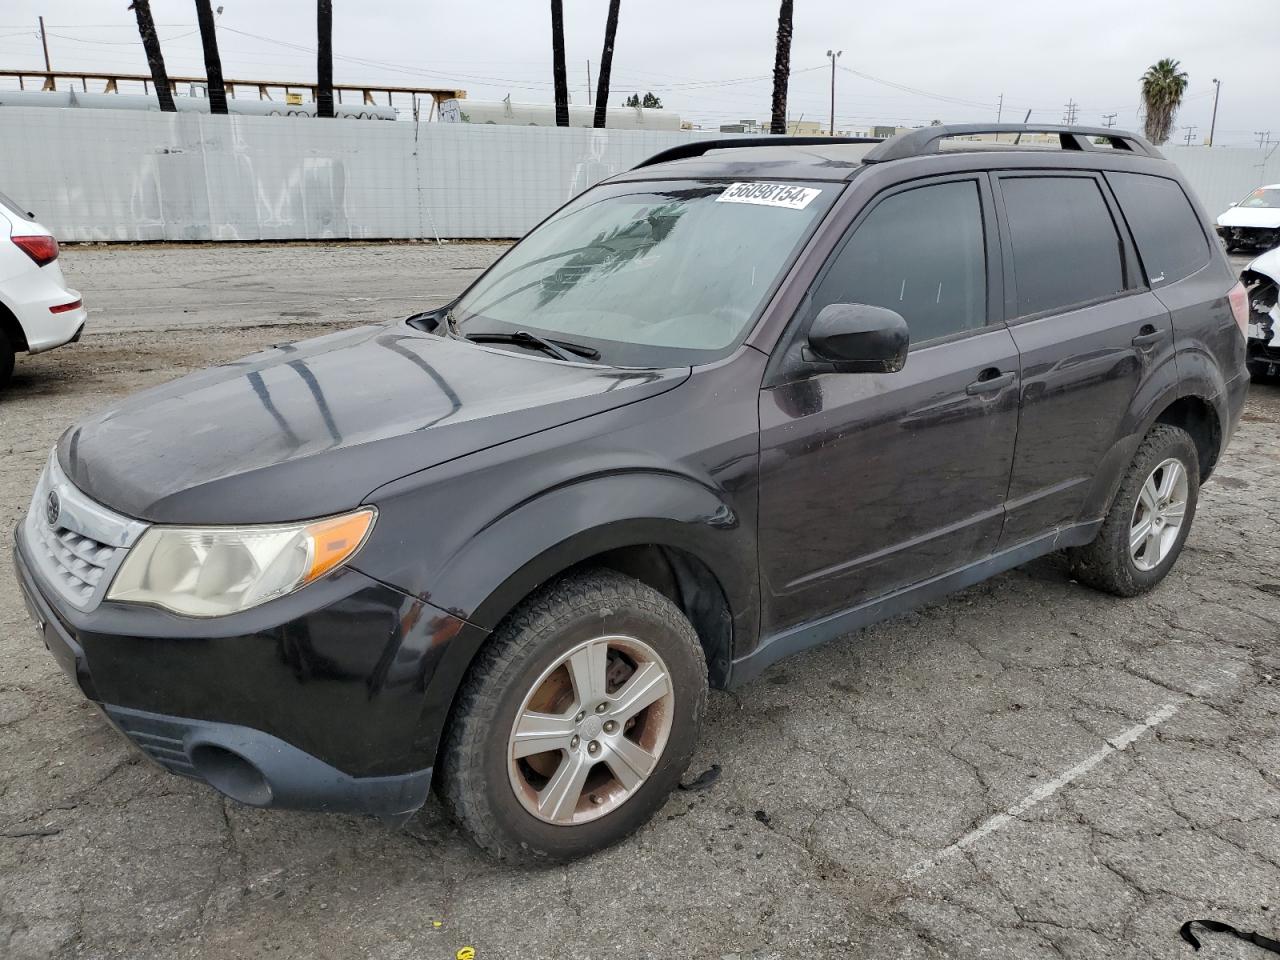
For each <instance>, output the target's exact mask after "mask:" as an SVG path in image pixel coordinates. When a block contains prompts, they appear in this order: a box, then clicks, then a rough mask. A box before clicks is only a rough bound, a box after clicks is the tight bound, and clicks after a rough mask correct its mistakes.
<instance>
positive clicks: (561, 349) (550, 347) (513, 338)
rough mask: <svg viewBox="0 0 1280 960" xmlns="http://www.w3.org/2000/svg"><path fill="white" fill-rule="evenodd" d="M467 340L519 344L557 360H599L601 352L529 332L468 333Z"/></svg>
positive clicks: (582, 345) (582, 344)
mask: <svg viewBox="0 0 1280 960" xmlns="http://www.w3.org/2000/svg"><path fill="white" fill-rule="evenodd" d="M466 338H467V339H468V340H470V341H472V342H473V343H517V344H520V345H521V346H529V347H536V348H537V349H539V350H541V351H542V352H543V353H549V354H551V356H553V357H555V358H556V359H557V360H572V359H573V357H572V356H570V354H575V355H577V356H579V357H585V358H586V359H587V360H599V359H600V351H599V350H597V349H596V348H595V347H588V346H587V345H586V344H585V343H574V342H573V341H572V340H548V339H546V338H544V337H540V336H538V335H537V334H536V333H530V332H529V331H528V330H517V331H515V332H514V333H468V334H466Z"/></svg>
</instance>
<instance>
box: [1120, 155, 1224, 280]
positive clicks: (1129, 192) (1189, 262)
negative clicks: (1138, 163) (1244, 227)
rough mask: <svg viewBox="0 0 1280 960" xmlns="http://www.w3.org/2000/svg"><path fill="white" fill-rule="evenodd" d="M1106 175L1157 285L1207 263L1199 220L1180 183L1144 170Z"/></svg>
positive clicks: (1150, 274)
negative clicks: (1146, 174) (1144, 173)
mask: <svg viewBox="0 0 1280 960" xmlns="http://www.w3.org/2000/svg"><path fill="white" fill-rule="evenodd" d="M1107 179H1108V180H1109V181H1110V182H1111V189H1112V190H1114V191H1115V194H1116V199H1117V200H1119V201H1120V209H1121V210H1123V211H1124V216H1125V219H1126V220H1128V221H1129V229H1131V230H1132V231H1133V238H1134V240H1136V241H1137V243H1138V253H1139V254H1141V256H1142V265H1143V266H1144V267H1146V269H1147V278H1148V279H1149V280H1150V281H1151V285H1152V286H1153V287H1158V286H1161V285H1162V284H1166V283H1173V281H1175V280H1181V279H1182V278H1183V277H1185V276H1187V275H1188V274H1191V273H1194V272H1195V271H1196V270H1199V269H1200V268H1201V267H1203V266H1204V265H1205V264H1206V263H1208V262H1209V243H1208V241H1207V240H1205V237H1204V230H1202V229H1201V227H1200V218H1199V217H1198V216H1196V212H1195V210H1194V209H1193V208H1192V206H1191V202H1190V201H1189V200H1188V199H1187V195H1186V194H1185V193H1183V192H1182V188H1181V187H1180V186H1178V184H1177V183H1176V182H1174V181H1173V180H1166V179H1164V178H1163V177H1148V176H1144V175H1143V174H1141V173H1108V174H1107Z"/></svg>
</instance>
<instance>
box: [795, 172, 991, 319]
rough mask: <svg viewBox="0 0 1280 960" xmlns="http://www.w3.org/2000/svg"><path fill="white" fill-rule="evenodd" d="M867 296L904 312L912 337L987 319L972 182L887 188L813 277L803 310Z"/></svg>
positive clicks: (980, 235)
mask: <svg viewBox="0 0 1280 960" xmlns="http://www.w3.org/2000/svg"><path fill="white" fill-rule="evenodd" d="M829 303H869V305H872V306H877V307H888V308H890V310H895V311H897V312H899V314H901V315H902V316H904V317H905V319H906V325H908V329H909V330H910V334H911V343H922V342H924V340H933V339H937V338H940V337H948V335H951V334H954V333H960V332H961V330H973V329H977V328H979V326H983V325H984V324H986V323H987V256H986V244H984V241H983V227H982V205H980V200H979V197H978V184H977V183H974V182H973V180H956V182H951V183H936V184H931V186H927V187H916V188H914V189H909V191H904V192H902V193H893V195H891V196H890V197H887V198H886V200H883V201H881V202H879V204H877V205H876V207H874V209H873V210H872V211H870V214H868V215H867V218H865V219H864V220H863V221H861V223H860V224H859V225H858V228H856V229H855V230H854V234H852V236H851V237H850V238H849V242H846V243H845V247H844V250H841V251H840V253H838V255H837V256H836V260H835V262H832V265H831V269H829V270H828V271H827V274H826V275H824V276H823V278H822V280H820V282H819V284H818V287H817V289H815V291H814V293H813V300H812V302H810V315H812V316H817V315H818V312H819V311H820V310H822V308H823V307H824V306H827V305H829Z"/></svg>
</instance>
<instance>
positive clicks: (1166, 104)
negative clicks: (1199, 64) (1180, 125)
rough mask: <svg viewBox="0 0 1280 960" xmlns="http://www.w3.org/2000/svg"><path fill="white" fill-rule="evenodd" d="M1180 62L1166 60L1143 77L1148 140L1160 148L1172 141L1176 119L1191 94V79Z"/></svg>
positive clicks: (1167, 58)
mask: <svg viewBox="0 0 1280 960" xmlns="http://www.w3.org/2000/svg"><path fill="white" fill-rule="evenodd" d="M1179 66H1181V64H1180V63H1178V61H1177V60H1173V59H1171V58H1169V57H1165V58H1164V59H1163V60H1161V61H1160V62H1159V63H1156V64H1154V65H1153V66H1150V67H1148V68H1147V72H1146V73H1144V74H1143V75H1142V106H1143V108H1144V109H1145V110H1146V112H1147V122H1146V134H1147V139H1148V140H1150V141H1151V142H1152V143H1154V144H1156V145H1157V146H1159V145H1160V144H1162V143H1164V142H1165V141H1166V140H1168V139H1169V133H1170V131H1171V130H1172V129H1173V118H1174V116H1175V115H1176V114H1177V112H1178V107H1180V106H1181V105H1182V95H1183V94H1184V93H1186V91H1187V75H1186V74H1185V73H1183V72H1181V71H1179V70H1178V67H1179Z"/></svg>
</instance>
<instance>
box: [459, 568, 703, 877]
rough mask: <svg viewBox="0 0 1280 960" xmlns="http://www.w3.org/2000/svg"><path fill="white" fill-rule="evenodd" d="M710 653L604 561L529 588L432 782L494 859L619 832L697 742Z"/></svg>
mask: <svg viewBox="0 0 1280 960" xmlns="http://www.w3.org/2000/svg"><path fill="white" fill-rule="evenodd" d="M706 678H707V672H706V663H705V660H704V658H703V653H702V647H701V645H700V644H699V642H698V638H697V635H696V634H695V633H694V630H693V627H692V626H691V625H690V623H689V621H688V620H687V619H685V617H684V616H683V615H682V614H681V612H680V611H679V610H678V609H677V608H676V606H675V605H674V604H673V603H672V602H671V601H670V600H668V599H667V598H666V597H665V596H663V595H662V594H660V593H658V592H657V591H656V590H653V589H652V588H650V587H647V586H645V585H644V584H642V583H640V582H639V581H637V580H633V579H631V578H630V577H625V576H623V575H621V574H618V573H614V572H612V571H607V570H598V571H591V572H587V573H582V574H575V575H571V576H569V577H566V578H564V579H562V580H559V581H557V582H555V583H552V584H551V585H549V586H548V587H546V588H544V589H543V590H541V591H539V592H538V593H537V594H535V595H534V596H533V597H531V598H529V599H528V600H526V601H525V602H524V603H523V604H522V605H521V606H520V607H519V608H517V610H516V611H515V612H514V613H513V614H512V615H511V616H510V617H508V618H507V620H506V621H504V623H503V624H502V626H500V627H499V628H498V630H497V631H496V632H495V634H494V636H493V638H492V639H491V640H490V641H489V643H488V645H487V646H486V648H485V649H484V650H483V651H482V652H481V654H480V655H479V657H478V658H477V661H476V663H475V664H473V665H472V668H471V670H470V672H469V673H468V675H467V678H466V680H465V681H464V683H463V687H462V689H461V691H460V692H459V695H458V700H457V704H456V706H455V708H454V715H453V717H452V719H451V722H450V727H449V730H448V733H447V734H446V742H445V747H444V756H443V758H442V763H441V777H440V783H441V790H442V793H443V795H444V798H445V800H446V802H447V803H448V805H449V806H450V807H451V808H452V810H453V812H454V814H455V815H456V817H457V818H458V820H459V821H460V822H461V823H462V825H463V826H464V827H465V828H466V829H467V831H468V832H469V833H470V834H471V835H472V837H473V838H474V839H475V841H476V842H477V843H478V844H479V845H480V846H481V847H483V848H485V849H486V850H488V851H489V852H490V853H492V854H494V855H495V856H498V857H500V858H504V859H519V860H543V861H563V860H570V859H573V858H575V857H580V856H584V855H586V854H589V853H592V852H594V851H596V850H599V849H602V848H603V847H607V846H609V845H610V844H613V843H616V842H617V841H619V840H621V839H622V838H623V837H625V836H627V835H628V834H630V833H631V832H633V831H634V830H636V829H637V828H638V827H640V826H641V825H642V824H644V823H645V822H646V821H647V820H648V819H649V818H650V817H651V816H652V815H653V813H654V811H656V810H657V809H658V807H660V806H661V805H662V803H663V801H664V800H665V799H666V796H667V794H668V793H669V792H670V791H671V790H672V789H673V788H674V787H675V785H676V783H677V782H678V780H679V778H680V775H681V774H682V773H683V772H684V769H685V767H686V766H688V763H689V760H690V758H691V757H692V755H693V751H694V748H695V747H696V745H697V737H698V728H699V726H700V724H701V720H702V713H703V708H704V706H705V704H706V694H707V679H706Z"/></svg>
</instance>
